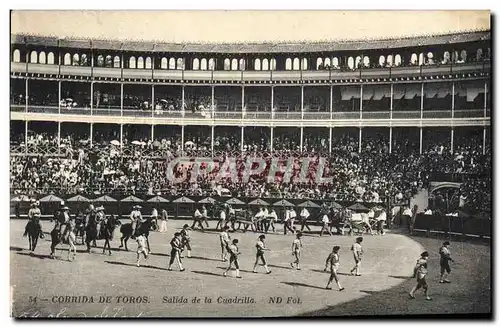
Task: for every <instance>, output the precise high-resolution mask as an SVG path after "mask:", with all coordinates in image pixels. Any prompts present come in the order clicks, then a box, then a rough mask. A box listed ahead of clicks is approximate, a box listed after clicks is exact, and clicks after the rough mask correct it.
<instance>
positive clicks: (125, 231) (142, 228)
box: [120, 219, 154, 252]
mask: <svg viewBox="0 0 500 327" xmlns="http://www.w3.org/2000/svg"><path fill="white" fill-rule="evenodd" d="M153 224H154V222H153V221H152V219H146V220H145V221H144V222H142V223H141V224H140V225H139V226H137V227H136V229H135V235H134V236H137V235H141V234H142V235H144V237H145V238H146V243H147V245H148V250H149V252H151V247H150V246H149V232H150V231H151V228H152V227H153ZM120 233H122V237H121V238H120V242H121V244H120V248H122V247H123V240H125V250H126V251H128V247H127V242H128V239H129V238H130V237H131V236H132V224H131V223H127V224H123V225H122V226H121V227H120Z"/></svg>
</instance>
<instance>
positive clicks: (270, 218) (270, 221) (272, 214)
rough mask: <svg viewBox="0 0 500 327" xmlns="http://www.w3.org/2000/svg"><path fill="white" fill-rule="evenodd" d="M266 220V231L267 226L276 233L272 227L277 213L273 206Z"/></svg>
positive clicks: (276, 218)
mask: <svg viewBox="0 0 500 327" xmlns="http://www.w3.org/2000/svg"><path fill="white" fill-rule="evenodd" d="M267 219H268V222H267V224H266V233H267V232H268V231H269V228H272V229H273V233H276V228H275V227H274V222H275V221H276V220H278V214H277V213H276V210H275V209H274V208H271V212H270V213H269V215H268V216H267Z"/></svg>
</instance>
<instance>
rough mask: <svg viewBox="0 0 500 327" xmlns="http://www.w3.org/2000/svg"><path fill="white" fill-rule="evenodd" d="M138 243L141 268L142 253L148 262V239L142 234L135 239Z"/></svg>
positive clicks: (138, 258) (138, 264)
mask: <svg viewBox="0 0 500 327" xmlns="http://www.w3.org/2000/svg"><path fill="white" fill-rule="evenodd" d="M135 240H136V241H137V267H139V266H140V263H139V261H140V259H141V253H142V254H143V255H144V260H146V261H147V260H148V249H147V246H146V237H144V235H143V234H140V235H139V236H137V238H136V239H135Z"/></svg>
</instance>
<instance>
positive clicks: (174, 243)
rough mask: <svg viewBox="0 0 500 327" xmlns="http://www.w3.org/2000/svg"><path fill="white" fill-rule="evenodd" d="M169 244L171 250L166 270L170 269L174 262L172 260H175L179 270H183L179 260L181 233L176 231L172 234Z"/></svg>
mask: <svg viewBox="0 0 500 327" xmlns="http://www.w3.org/2000/svg"><path fill="white" fill-rule="evenodd" d="M170 246H171V247H172V250H171V251H170V262H169V264H168V270H169V271H172V264H173V263H174V261H177V263H178V264H179V268H180V270H181V271H184V270H185V269H184V268H183V267H182V261H181V252H182V237H181V233H179V232H177V233H175V234H174V237H173V238H172V240H171V241H170Z"/></svg>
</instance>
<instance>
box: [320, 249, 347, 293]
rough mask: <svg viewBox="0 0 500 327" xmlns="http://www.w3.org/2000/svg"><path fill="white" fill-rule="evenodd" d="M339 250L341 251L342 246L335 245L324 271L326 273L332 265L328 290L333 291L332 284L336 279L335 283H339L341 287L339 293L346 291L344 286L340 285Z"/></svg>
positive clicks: (327, 285)
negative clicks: (338, 273) (338, 272)
mask: <svg viewBox="0 0 500 327" xmlns="http://www.w3.org/2000/svg"><path fill="white" fill-rule="evenodd" d="M339 250H340V246H337V245H335V246H334V247H333V249H332V252H331V253H330V255H328V258H326V263H325V269H324V271H326V269H327V268H328V264H330V278H329V279H328V283H327V284H326V289H327V290H331V289H332V288H331V287H330V284H331V283H332V281H333V280H334V279H335V282H336V283H337V286H338V287H339V291H343V290H344V288H343V287H342V285H340V281H339V276H338V275H337V271H338V270H339V266H340V256H339Z"/></svg>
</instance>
